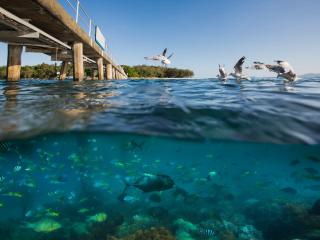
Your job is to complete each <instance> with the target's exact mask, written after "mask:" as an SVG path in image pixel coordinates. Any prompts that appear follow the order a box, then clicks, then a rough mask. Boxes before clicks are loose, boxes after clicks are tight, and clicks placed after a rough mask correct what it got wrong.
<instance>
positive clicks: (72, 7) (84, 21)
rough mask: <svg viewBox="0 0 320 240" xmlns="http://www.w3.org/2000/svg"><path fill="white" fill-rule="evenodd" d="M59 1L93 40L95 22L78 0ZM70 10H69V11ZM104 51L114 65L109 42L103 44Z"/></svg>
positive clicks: (114, 59)
mask: <svg viewBox="0 0 320 240" xmlns="http://www.w3.org/2000/svg"><path fill="white" fill-rule="evenodd" d="M59 2H60V3H61V4H62V5H63V6H64V7H65V8H66V11H68V12H69V13H70V14H71V16H72V17H73V19H74V20H75V22H76V23H77V24H78V25H79V26H80V27H81V28H82V29H83V30H84V31H85V32H86V33H87V34H88V35H89V37H90V38H91V39H92V40H93V41H95V27H96V25H95V22H94V20H93V19H92V18H91V17H90V15H89V14H88V13H87V11H86V10H85V9H84V7H83V5H82V4H81V1H80V0H59ZM70 11H71V12H70ZM99 28H100V27H99ZM104 51H105V52H106V53H107V55H108V56H109V58H110V59H111V60H112V61H113V63H114V64H115V65H118V64H117V59H116V58H115V57H114V55H113V54H112V52H111V50H110V47H109V44H107V45H106V46H105V49H104Z"/></svg>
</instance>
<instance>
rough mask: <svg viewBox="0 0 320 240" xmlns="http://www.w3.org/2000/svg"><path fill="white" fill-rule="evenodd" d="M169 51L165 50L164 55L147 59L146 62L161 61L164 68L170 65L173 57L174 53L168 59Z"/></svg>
mask: <svg viewBox="0 0 320 240" xmlns="http://www.w3.org/2000/svg"><path fill="white" fill-rule="evenodd" d="M167 51H168V49H167V48H166V49H164V50H163V53H162V54H159V55H155V56H152V57H145V58H144V59H145V60H151V61H160V62H161V63H162V64H163V65H164V66H167V65H170V64H171V60H170V58H172V57H173V55H174V53H172V54H171V55H170V56H169V57H166V55H167Z"/></svg>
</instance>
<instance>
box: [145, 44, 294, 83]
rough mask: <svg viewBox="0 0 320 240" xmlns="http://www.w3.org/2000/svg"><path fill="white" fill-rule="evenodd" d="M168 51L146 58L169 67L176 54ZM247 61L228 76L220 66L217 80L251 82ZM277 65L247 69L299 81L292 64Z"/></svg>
mask: <svg viewBox="0 0 320 240" xmlns="http://www.w3.org/2000/svg"><path fill="white" fill-rule="evenodd" d="M167 51H168V49H167V48H166V49H164V51H163V53H162V54H158V55H154V56H152V57H145V60H151V61H160V62H161V63H162V65H164V66H165V67H167V66H168V65H170V64H171V60H170V59H171V58H172V57H173V55H174V53H172V54H171V55H170V56H169V57H167V56H166V55H167ZM245 60H246V57H242V58H240V59H239V61H238V62H237V64H236V65H235V66H234V72H233V73H230V74H228V73H227V71H226V69H225V66H224V65H220V64H219V74H218V75H217V78H218V79H220V80H222V81H227V80H228V78H229V76H232V77H234V78H235V79H236V80H237V81H241V80H251V79H250V77H249V76H248V75H245V74H244V72H243V64H244V62H245ZM275 62H276V64H265V63H262V62H253V66H252V67H247V69H253V70H269V71H270V72H273V73H276V74H277V77H278V78H284V79H285V80H287V81H289V82H294V81H296V80H297V79H298V77H297V74H296V73H295V71H294V70H293V68H292V67H291V65H290V63H288V62H287V61H281V60H277V61H275Z"/></svg>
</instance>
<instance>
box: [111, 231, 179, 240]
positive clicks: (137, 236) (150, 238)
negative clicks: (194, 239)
mask: <svg viewBox="0 0 320 240" xmlns="http://www.w3.org/2000/svg"><path fill="white" fill-rule="evenodd" d="M107 240H175V237H174V236H173V235H172V234H171V233H170V231H169V230H167V229H165V228H151V229H148V230H139V231H137V232H135V233H133V234H131V235H129V236H126V237H124V238H120V239H118V238H115V237H109V238H107Z"/></svg>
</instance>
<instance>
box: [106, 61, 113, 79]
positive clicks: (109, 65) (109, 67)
mask: <svg viewBox="0 0 320 240" xmlns="http://www.w3.org/2000/svg"><path fill="white" fill-rule="evenodd" d="M106 70H107V80H111V79H112V64H111V63H108V64H107V69H106Z"/></svg>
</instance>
